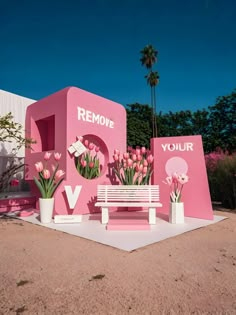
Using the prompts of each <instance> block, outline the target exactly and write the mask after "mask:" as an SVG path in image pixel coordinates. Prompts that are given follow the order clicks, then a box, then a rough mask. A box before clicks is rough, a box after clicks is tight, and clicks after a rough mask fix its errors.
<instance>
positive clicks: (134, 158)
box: [132, 154, 137, 162]
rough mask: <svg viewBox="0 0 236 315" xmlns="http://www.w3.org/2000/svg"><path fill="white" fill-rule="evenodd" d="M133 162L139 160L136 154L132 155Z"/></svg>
mask: <svg viewBox="0 0 236 315" xmlns="http://www.w3.org/2000/svg"><path fill="white" fill-rule="evenodd" d="M132 160H133V161H134V162H135V161H136V160H137V155H136V154H132Z"/></svg>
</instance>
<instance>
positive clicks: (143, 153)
mask: <svg viewBox="0 0 236 315" xmlns="http://www.w3.org/2000/svg"><path fill="white" fill-rule="evenodd" d="M113 159H114V163H115V166H114V168H113V169H114V172H115V175H116V176H117V178H118V180H119V181H120V183H121V184H122V185H149V183H150V179H151V175H152V162H153V156H152V154H151V153H150V151H149V150H147V149H146V148H145V147H142V148H139V147H137V148H136V149H133V148H130V147H129V148H128V150H127V152H125V153H123V154H120V151H119V150H115V151H114V155H113Z"/></svg>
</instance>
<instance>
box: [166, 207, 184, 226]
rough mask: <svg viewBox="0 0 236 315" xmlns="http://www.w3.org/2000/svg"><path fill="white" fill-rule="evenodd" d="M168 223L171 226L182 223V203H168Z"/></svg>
mask: <svg viewBox="0 0 236 315" xmlns="http://www.w3.org/2000/svg"><path fill="white" fill-rule="evenodd" d="M169 222H170V223H172V224H179V223H184V203H183V202H171V203H170V209H169Z"/></svg>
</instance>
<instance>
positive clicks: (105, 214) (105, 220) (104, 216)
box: [102, 208, 109, 224]
mask: <svg viewBox="0 0 236 315" xmlns="http://www.w3.org/2000/svg"><path fill="white" fill-rule="evenodd" d="M108 221H109V212H108V208H102V224H107V223H108Z"/></svg>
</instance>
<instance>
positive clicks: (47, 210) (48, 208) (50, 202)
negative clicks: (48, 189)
mask: <svg viewBox="0 0 236 315" xmlns="http://www.w3.org/2000/svg"><path fill="white" fill-rule="evenodd" d="M53 209H54V198H39V211H40V221H41V223H51V222H52V215H53Z"/></svg>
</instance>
